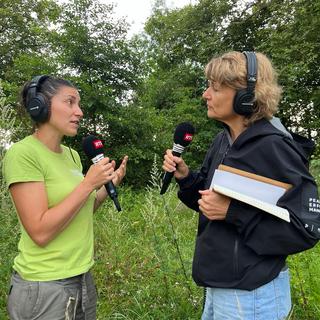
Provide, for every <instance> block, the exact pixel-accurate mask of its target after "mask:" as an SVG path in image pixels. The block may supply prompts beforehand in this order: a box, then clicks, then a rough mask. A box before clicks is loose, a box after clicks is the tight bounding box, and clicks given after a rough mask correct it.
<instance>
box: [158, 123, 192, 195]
mask: <svg viewBox="0 0 320 320" xmlns="http://www.w3.org/2000/svg"><path fill="white" fill-rule="evenodd" d="M194 131H195V130H194V127H193V125H192V124H191V123H189V122H182V123H180V124H179V125H178V126H177V127H176V130H175V132H174V136H173V141H174V143H173V148H172V154H173V155H174V156H176V157H180V156H181V154H182V152H183V151H184V149H185V147H187V146H188V145H189V144H190V142H191V141H192V138H193V135H194ZM172 177H173V172H166V173H165V175H164V177H163V180H162V188H161V191H160V194H164V193H165V192H166V191H167V189H168V187H169V184H170V182H171V179H172Z"/></svg>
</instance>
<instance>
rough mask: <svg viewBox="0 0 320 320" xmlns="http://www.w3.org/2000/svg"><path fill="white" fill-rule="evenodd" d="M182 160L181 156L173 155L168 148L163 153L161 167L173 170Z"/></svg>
mask: <svg viewBox="0 0 320 320" xmlns="http://www.w3.org/2000/svg"><path fill="white" fill-rule="evenodd" d="M182 162H183V159H182V158H180V157H176V156H174V155H173V154H172V150H170V149H168V150H167V151H166V153H165V155H164V160H163V165H162V169H163V170H164V171H167V172H174V171H176V169H177V166H178V165H179V164H180V163H182Z"/></svg>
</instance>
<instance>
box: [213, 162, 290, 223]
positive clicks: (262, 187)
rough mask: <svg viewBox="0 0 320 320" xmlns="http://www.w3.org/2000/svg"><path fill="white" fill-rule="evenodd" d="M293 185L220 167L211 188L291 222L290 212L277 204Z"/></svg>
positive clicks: (227, 167) (223, 166)
mask: <svg viewBox="0 0 320 320" xmlns="http://www.w3.org/2000/svg"><path fill="white" fill-rule="evenodd" d="M291 187H292V185H290V184H287V183H283V182H281V181H277V180H273V179H270V178H267V177H263V176H260V175H256V174H253V173H250V172H246V171H243V170H239V169H236V168H232V167H229V166H226V165H220V166H219V167H218V169H216V170H215V173H214V175H213V179H212V182H211V186H210V188H211V189H213V190H214V191H216V192H218V193H221V194H224V195H226V196H228V197H230V198H233V199H236V200H239V201H242V202H245V203H248V204H250V205H252V206H254V207H256V208H259V209H261V210H263V211H265V212H268V213H270V214H272V215H274V216H276V217H278V218H280V219H283V220H285V221H287V222H290V215H289V212H288V210H286V209H284V208H281V207H279V206H277V202H278V200H279V198H280V197H282V196H283V195H284V193H285V192H286V191H287V190H289V189H290V188H291Z"/></svg>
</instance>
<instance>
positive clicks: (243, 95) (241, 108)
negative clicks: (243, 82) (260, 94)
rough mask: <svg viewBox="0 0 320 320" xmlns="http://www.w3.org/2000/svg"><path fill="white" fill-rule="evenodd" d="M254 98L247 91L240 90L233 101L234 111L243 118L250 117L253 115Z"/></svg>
mask: <svg viewBox="0 0 320 320" xmlns="http://www.w3.org/2000/svg"><path fill="white" fill-rule="evenodd" d="M253 99H254V96H253V95H252V94H250V93H248V91H247V89H241V90H238V91H237V93H236V95H235V96H234V100H233V110H234V112H235V113H237V114H240V115H241V116H248V115H250V114H252V112H253V107H254V102H253Z"/></svg>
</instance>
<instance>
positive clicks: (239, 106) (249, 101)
mask: <svg viewBox="0 0 320 320" xmlns="http://www.w3.org/2000/svg"><path fill="white" fill-rule="evenodd" d="M243 54H244V56H245V57H246V60H247V88H245V89H241V90H238V91H237V93H236V95H235V97H234V100H233V110H234V111H235V112H236V113H238V114H240V115H242V116H248V115H250V114H252V112H253V110H254V106H255V104H254V89H255V85H256V82H257V64H258V63H257V57H256V54H255V53H254V52H253V51H244V52H243Z"/></svg>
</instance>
